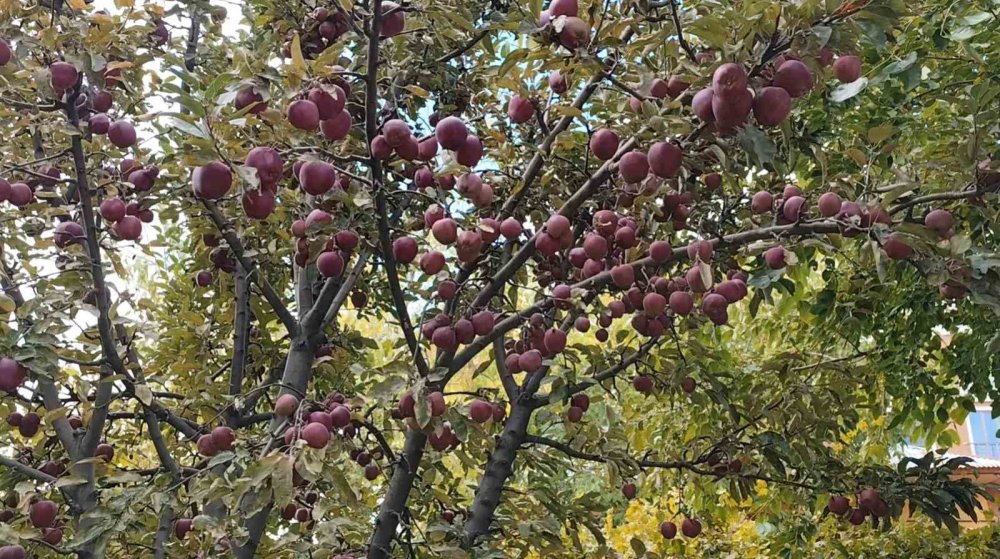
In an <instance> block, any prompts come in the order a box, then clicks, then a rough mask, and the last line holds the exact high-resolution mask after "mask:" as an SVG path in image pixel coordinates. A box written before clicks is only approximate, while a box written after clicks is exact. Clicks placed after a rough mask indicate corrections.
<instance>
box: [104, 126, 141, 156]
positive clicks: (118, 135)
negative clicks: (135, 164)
mask: <svg viewBox="0 0 1000 559" xmlns="http://www.w3.org/2000/svg"><path fill="white" fill-rule="evenodd" d="M108 140H110V141H111V143H112V144H114V145H115V146H117V147H119V148H122V149H124V148H127V147H132V146H133V145H135V141H136V135H135V126H132V123H131V122H129V121H127V120H116V121H114V122H113V123H112V124H111V126H110V127H109V128H108Z"/></svg>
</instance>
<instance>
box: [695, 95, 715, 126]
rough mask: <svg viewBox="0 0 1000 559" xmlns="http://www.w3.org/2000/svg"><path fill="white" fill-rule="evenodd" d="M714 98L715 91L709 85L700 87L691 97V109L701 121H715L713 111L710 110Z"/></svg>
mask: <svg viewBox="0 0 1000 559" xmlns="http://www.w3.org/2000/svg"><path fill="white" fill-rule="evenodd" d="M714 99H715V92H714V91H713V90H712V88H711V87H706V88H705V89H702V90H701V91H699V92H698V93H695V94H694V97H692V98H691V110H693V111H694V114H695V116H697V117H698V118H699V119H700V120H701V121H702V122H705V123H712V122H715V113H714V112H713V110H712V105H713V103H714Z"/></svg>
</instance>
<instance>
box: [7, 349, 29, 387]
mask: <svg viewBox="0 0 1000 559" xmlns="http://www.w3.org/2000/svg"><path fill="white" fill-rule="evenodd" d="M26 376H27V371H26V370H25V368H24V367H23V366H22V365H21V364H20V363H18V362H17V361H15V360H13V359H11V358H10V357H4V358H3V359H0V390H3V391H4V392H11V391H13V390H15V389H17V388H18V387H20V386H21V384H22V383H24V379H25V377H26Z"/></svg>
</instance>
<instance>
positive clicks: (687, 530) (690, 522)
mask: <svg viewBox="0 0 1000 559" xmlns="http://www.w3.org/2000/svg"><path fill="white" fill-rule="evenodd" d="M681 533H682V534H684V535H685V536H687V537H689V538H696V537H698V534H700V533H701V522H699V521H697V520H695V519H693V518H685V519H684V522H681Z"/></svg>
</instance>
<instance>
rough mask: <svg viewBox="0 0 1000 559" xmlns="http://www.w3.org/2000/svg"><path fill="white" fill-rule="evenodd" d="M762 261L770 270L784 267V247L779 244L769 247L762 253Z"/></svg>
mask: <svg viewBox="0 0 1000 559" xmlns="http://www.w3.org/2000/svg"><path fill="white" fill-rule="evenodd" d="M764 262H765V263H766V264H767V266H768V267H769V268H771V269H772V270H778V269H780V268H784V267H785V249H784V247H781V246H776V247H771V248H769V249H767V252H765V253H764Z"/></svg>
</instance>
